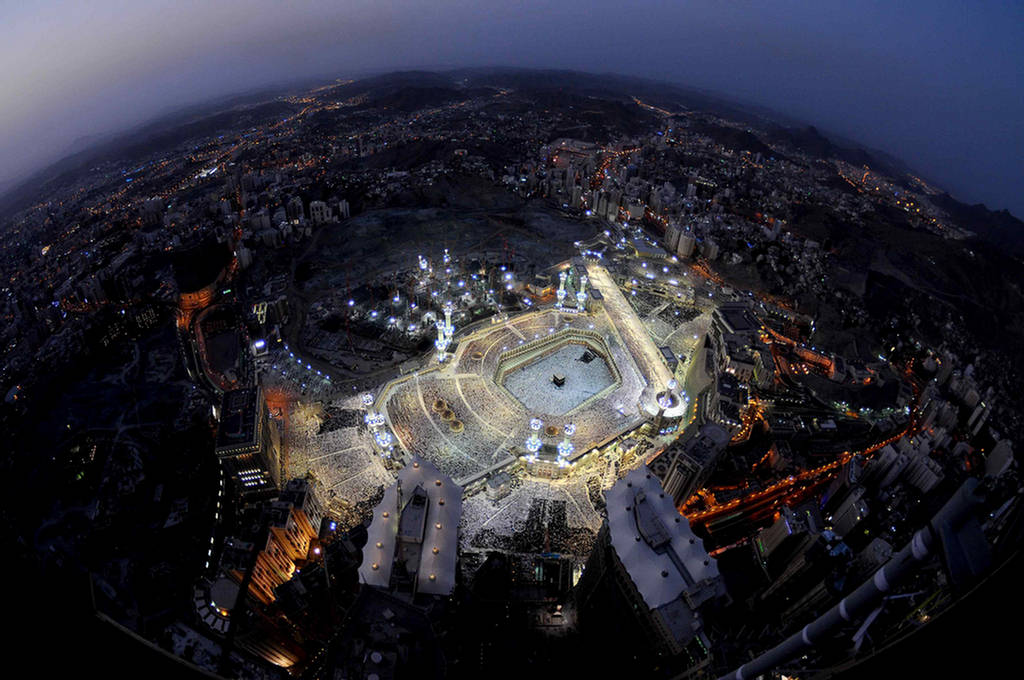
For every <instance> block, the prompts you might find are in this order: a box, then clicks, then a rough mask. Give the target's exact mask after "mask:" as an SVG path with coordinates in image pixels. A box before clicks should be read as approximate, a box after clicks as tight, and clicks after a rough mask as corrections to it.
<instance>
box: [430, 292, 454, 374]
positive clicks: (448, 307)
mask: <svg viewBox="0 0 1024 680" xmlns="http://www.w3.org/2000/svg"><path fill="white" fill-rule="evenodd" d="M453 309H454V305H453V304H452V302H451V300H449V301H448V302H445V303H444V322H443V323H442V322H441V321H438V322H437V340H435V341H434V347H436V348H437V360H438V362H440V363H443V362H444V358H445V353H446V352H447V351H448V347H449V346H451V344H452V338H453V337H454V335H455V326H454V325H453V324H452V310H453Z"/></svg>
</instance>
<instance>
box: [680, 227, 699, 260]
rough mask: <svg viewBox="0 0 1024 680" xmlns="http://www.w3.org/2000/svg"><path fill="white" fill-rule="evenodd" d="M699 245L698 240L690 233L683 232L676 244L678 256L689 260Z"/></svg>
mask: <svg viewBox="0 0 1024 680" xmlns="http://www.w3.org/2000/svg"><path fill="white" fill-rule="evenodd" d="M696 245H697V239H695V238H694V237H693V234H691V233H690V232H688V231H687V232H683V233H681V234H680V235H679V239H678V241H677V242H676V255H678V256H679V257H682V258H689V257H691V256H692V255H693V249H694V247H695V246H696Z"/></svg>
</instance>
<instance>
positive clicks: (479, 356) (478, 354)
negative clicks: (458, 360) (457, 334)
mask: <svg viewBox="0 0 1024 680" xmlns="http://www.w3.org/2000/svg"><path fill="white" fill-rule="evenodd" d="M470 356H472V357H473V358H474V359H475V360H477V361H480V360H481V359H483V358H484V353H483V352H473V353H472V354H471V355H470Z"/></svg>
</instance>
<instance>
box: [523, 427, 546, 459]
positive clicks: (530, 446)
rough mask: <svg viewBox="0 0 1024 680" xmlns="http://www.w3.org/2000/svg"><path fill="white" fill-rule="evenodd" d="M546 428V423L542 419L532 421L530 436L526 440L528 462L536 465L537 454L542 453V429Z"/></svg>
mask: <svg viewBox="0 0 1024 680" xmlns="http://www.w3.org/2000/svg"><path fill="white" fill-rule="evenodd" d="M542 427H544V421H543V420H541V419H540V418H534V419H533V420H531V421H530V436H529V437H527V438H526V450H527V451H529V453H528V454H527V456H526V462H528V463H536V462H537V452H538V451H540V447H541V445H542V442H541V440H540V435H539V434H538V433H539V432H540V428H542Z"/></svg>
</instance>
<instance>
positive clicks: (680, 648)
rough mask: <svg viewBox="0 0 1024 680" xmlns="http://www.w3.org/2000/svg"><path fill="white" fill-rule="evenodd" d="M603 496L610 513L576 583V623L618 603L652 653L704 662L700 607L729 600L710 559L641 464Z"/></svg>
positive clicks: (705, 644)
mask: <svg viewBox="0 0 1024 680" xmlns="http://www.w3.org/2000/svg"><path fill="white" fill-rule="evenodd" d="M606 499H607V503H608V505H607V513H608V517H607V519H606V520H605V522H604V524H603V525H602V527H601V531H600V532H599V533H598V539H597V543H596V544H595V546H594V550H593V552H592V553H591V556H590V558H589V559H588V560H587V566H586V569H585V570H584V572H583V576H582V578H581V580H580V582H579V584H578V593H577V603H578V606H579V609H580V618H581V625H585V622H586V617H587V615H588V613H589V614H591V615H594V614H596V613H597V612H599V611H603V610H605V609H606V608H607V607H608V606H615V605H616V604H617V605H618V606H619V607H620V608H621V609H622V610H625V611H632V612H633V615H634V617H635V619H636V621H637V623H638V625H639V626H640V627H641V630H642V631H643V634H644V637H645V638H646V639H647V640H648V641H649V643H650V645H651V647H652V648H653V649H654V650H656V651H657V652H659V653H662V654H665V655H669V656H677V655H682V654H684V653H685V654H686V655H688V656H689V660H690V661H691V663H690V664H688V665H691V666H697V665H700V664H703V663H706V662H707V660H708V657H709V654H710V643H709V641H708V638H707V635H706V633H705V629H704V622H703V619H702V615H701V612H702V610H704V609H705V608H706V607H710V606H712V605H714V604H715V603H716V602H723V601H725V600H727V598H728V595H727V593H726V590H725V585H724V583H723V581H722V578H721V576H720V575H719V572H718V565H717V563H716V561H715V560H714V559H713V558H711V557H710V556H709V555H708V553H707V551H706V550H705V549H704V544H703V542H702V541H701V540H700V539H698V538H697V537H696V536H695V535H694V534H693V531H692V530H691V529H690V524H689V522H688V521H687V520H686V518H685V517H683V516H682V515H680V514H679V512H678V511H677V510H676V507H675V504H674V503H673V501H672V498H671V497H670V496H669V495H668V494H667V493H665V491H664V490H663V489H662V486H661V483H660V482H659V480H658V478H657V477H656V476H655V475H654V474H652V473H651V472H650V471H649V470H647V468H645V467H640V468H638V469H636V470H634V471H632V472H631V473H629V474H628V475H626V477H625V478H623V479H621V480H619V481H618V482H617V483H616V484H615V485H614V486H613V487H612V488H611V489H609V490H608V492H607V494H606ZM608 600H614V601H616V602H615V603H610V602H608ZM594 625H607V620H606V619H602V620H599V621H595V622H594Z"/></svg>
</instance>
